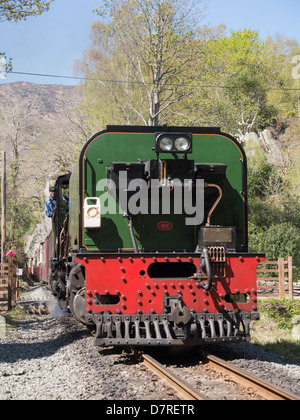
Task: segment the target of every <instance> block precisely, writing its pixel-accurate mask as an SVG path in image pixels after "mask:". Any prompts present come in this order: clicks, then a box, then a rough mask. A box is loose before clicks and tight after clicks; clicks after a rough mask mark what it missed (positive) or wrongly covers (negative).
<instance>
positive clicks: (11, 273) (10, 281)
mask: <svg viewBox="0 0 300 420" xmlns="http://www.w3.org/2000/svg"><path fill="white" fill-rule="evenodd" d="M7 262H8V278H7V309H8V310H9V311H11V310H12V308H13V307H14V306H15V304H16V301H17V298H18V297H17V293H18V287H17V270H16V268H17V267H16V264H15V262H16V261H15V259H14V258H13V256H12V255H9V256H8V257H7Z"/></svg>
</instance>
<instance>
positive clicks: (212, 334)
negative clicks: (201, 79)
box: [86, 312, 259, 346]
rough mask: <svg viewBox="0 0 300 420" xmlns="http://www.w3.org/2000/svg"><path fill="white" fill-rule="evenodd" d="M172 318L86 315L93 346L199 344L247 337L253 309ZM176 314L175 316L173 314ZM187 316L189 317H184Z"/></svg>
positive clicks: (164, 316)
mask: <svg viewBox="0 0 300 420" xmlns="http://www.w3.org/2000/svg"><path fill="white" fill-rule="evenodd" d="M182 317H183V318H182V320H184V319H186V320H187V322H186V323H184V322H181V320H180V317H179V319H177V320H176V319H175V321H174V312H173V313H171V314H163V315H160V314H149V315H138V314H137V315H119V314H93V315H88V316H87V317H86V318H87V320H88V321H89V322H93V323H94V324H95V326H96V334H95V337H96V338H95V345H96V346H119V345H120V346H124V345H138V346H148V345H154V346H156V345H160V346H169V345H186V344H189V345H201V344H207V343H217V342H238V341H249V339H250V321H251V320H258V319H259V314H258V313H257V312H240V313H238V312H226V313H215V314H214V313H201V314H195V313H190V316H188V315H187V313H186V312H185V313H184V314H183V315H182ZM175 318H176V316H175ZM188 318H189V319H188Z"/></svg>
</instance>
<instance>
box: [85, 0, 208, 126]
mask: <svg viewBox="0 0 300 420" xmlns="http://www.w3.org/2000/svg"><path fill="white" fill-rule="evenodd" d="M96 12H97V14H98V15H99V16H100V18H101V21H99V22H96V23H95V24H94V25H93V27H92V35H91V38H92V42H93V46H92V48H89V49H88V50H87V51H86V54H85V57H84V59H83V60H82V62H81V63H79V64H78V68H79V70H80V71H81V72H82V73H83V74H84V75H85V76H86V77H89V78H93V79H95V80H96V81H95V82H91V83H89V84H88V85H87V89H88V88H89V85H91V84H92V90H93V92H95V91H96V92H99V95H98V96H99V101H98V104H99V105H100V106H101V105H102V107H101V109H103V108H104V107H105V108H106V109H107V106H106V105H108V104H109V102H113V104H114V106H113V108H111V107H110V110H111V112H110V115H113V117H114V121H116V119H117V120H118V121H119V123H125V124H132V123H135V124H137V123H140V124H143V125H160V124H164V123H167V122H169V121H171V120H172V111H173V110H174V108H175V107H176V106H178V104H180V103H181V102H182V101H183V100H184V99H185V98H187V97H189V95H191V94H192V93H193V92H194V90H195V84H196V82H197V81H199V79H200V76H201V71H200V68H199V66H198V65H197V62H199V60H200V59H201V55H202V53H203V46H204V44H205V41H206V31H204V30H202V31H201V30H200V20H201V17H202V10H201V8H200V7H199V1H195V0H182V1H179V0H146V1H140V0H121V1H113V0H110V1H107V2H105V3H104V6H103V7H102V8H99V9H97V10H96ZM97 80H98V81H97ZM103 103H104V104H105V106H104V107H103Z"/></svg>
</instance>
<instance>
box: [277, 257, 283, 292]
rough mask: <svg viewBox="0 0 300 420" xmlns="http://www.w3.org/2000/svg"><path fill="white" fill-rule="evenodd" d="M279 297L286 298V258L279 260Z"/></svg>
mask: <svg viewBox="0 0 300 420" xmlns="http://www.w3.org/2000/svg"><path fill="white" fill-rule="evenodd" d="M278 281H279V297H285V284H284V258H278Z"/></svg>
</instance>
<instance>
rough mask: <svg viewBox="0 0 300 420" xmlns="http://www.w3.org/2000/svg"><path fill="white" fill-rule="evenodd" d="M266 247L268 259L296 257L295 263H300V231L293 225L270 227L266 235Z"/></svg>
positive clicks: (284, 224)
mask: <svg viewBox="0 0 300 420" xmlns="http://www.w3.org/2000/svg"><path fill="white" fill-rule="evenodd" d="M264 245H265V250H266V257H267V259H269V260H276V259H278V258H280V257H281V258H285V259H286V258H287V257H288V256H289V255H292V256H293V257H294V262H295V263H296V264H297V263H299V262H300V230H299V229H298V228H297V227H296V226H293V225H292V224H291V223H280V224H275V225H272V226H270V227H269V229H268V230H267V231H266V233H265V237H264Z"/></svg>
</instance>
